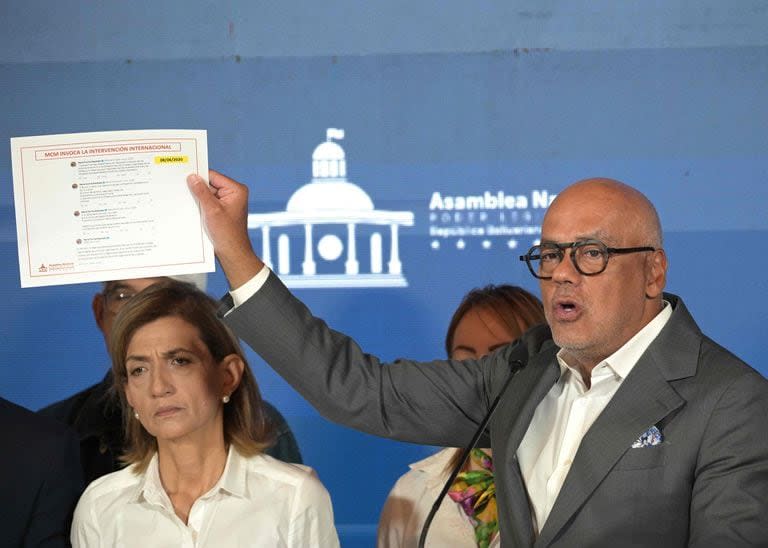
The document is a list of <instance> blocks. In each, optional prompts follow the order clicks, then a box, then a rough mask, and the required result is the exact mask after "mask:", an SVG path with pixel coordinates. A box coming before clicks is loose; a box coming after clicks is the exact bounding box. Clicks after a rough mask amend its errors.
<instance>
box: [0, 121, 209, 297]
mask: <svg viewBox="0 0 768 548" xmlns="http://www.w3.org/2000/svg"><path fill="white" fill-rule="evenodd" d="M11 157H12V166H13V192H14V204H15V207H16V233H17V236H18V246H19V268H20V272H21V286H22V287H34V286H43V285H57V284H70V283H81V282H97V281H105V280H120V279H127V278H148V277H156V276H168V275H175V274H193V273H198V272H212V271H213V270H214V269H215V264H214V255H213V246H212V244H211V242H210V240H209V239H208V236H207V235H206V233H205V229H204V227H203V221H202V218H201V214H200V209H199V208H198V205H197V202H196V201H195V199H194V197H193V196H192V194H191V193H190V191H189V189H188V188H187V183H186V178H187V175H189V174H190V173H197V174H199V175H201V176H202V177H203V178H205V179H206V180H207V179H208V143H207V135H206V132H205V131H204V130H142V131H110V132H98V133H73V134H67V135H44V136H37V137H14V138H12V139H11Z"/></svg>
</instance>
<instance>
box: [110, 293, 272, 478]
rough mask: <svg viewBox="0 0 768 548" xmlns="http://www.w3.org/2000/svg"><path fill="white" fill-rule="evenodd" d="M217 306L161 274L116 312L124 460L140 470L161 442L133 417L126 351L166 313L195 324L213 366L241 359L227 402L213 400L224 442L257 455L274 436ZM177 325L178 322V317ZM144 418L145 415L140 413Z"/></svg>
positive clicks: (115, 366) (113, 346)
mask: <svg viewBox="0 0 768 548" xmlns="http://www.w3.org/2000/svg"><path fill="white" fill-rule="evenodd" d="M216 310H217V303H216V301H214V300H213V299H211V298H210V297H209V296H208V295H206V294H205V293H203V292H201V291H199V290H198V289H196V288H195V287H194V286H192V285H191V284H188V283H184V282H178V281H174V280H163V281H160V282H158V283H155V284H152V285H151V286H150V287H148V288H146V289H145V290H143V291H141V292H140V293H138V294H137V295H135V296H134V297H132V298H131V299H130V301H129V302H127V303H126V305H125V306H124V307H123V308H122V310H121V311H120V313H119V314H118V315H117V317H116V318H115V322H114V326H113V328H112V332H111V337H110V340H109V343H108V346H109V348H110V353H111V356H112V373H113V376H114V382H115V388H116V390H117V392H118V394H119V396H120V401H121V405H122V407H123V421H124V428H125V435H126V452H125V455H124V457H123V460H124V461H125V462H126V463H135V464H137V465H138V470H139V471H141V470H143V469H145V468H146V466H147V464H148V463H149V460H150V459H151V457H152V454H153V453H154V452H155V451H156V450H157V447H158V445H157V439H156V438H155V437H154V436H153V435H151V434H150V433H149V432H148V431H147V430H146V429H145V427H144V426H143V425H142V423H141V422H140V421H139V420H137V419H136V418H135V417H134V413H133V412H132V409H131V406H130V404H129V401H128V399H129V395H130V394H129V393H130V392H131V390H132V388H131V387H129V386H128V383H129V374H128V370H127V363H128V362H129V361H130V359H132V358H129V356H128V352H129V348H130V347H131V343H132V340H133V339H134V336H135V335H137V332H139V333H142V334H143V333H144V332H146V330H143V328H145V327H146V326H148V325H149V324H153V325H157V324H158V322H161V323H162V322H163V321H164V320H167V319H174V320H181V321H182V322H184V323H183V324H181V325H182V326H183V327H184V328H187V326H191V328H193V330H192V332H193V333H194V337H195V338H196V340H195V343H199V344H200V345H201V346H202V347H204V348H205V349H206V353H207V354H209V355H210V357H211V358H212V360H211V361H212V364H211V366H210V367H214V368H216V367H223V366H224V364H229V363H230V362H232V361H235V362H238V364H241V365H240V366H239V372H240V374H239V375H238V377H237V379H236V380H235V381H234V385H233V386H232V387H231V393H229V394H225V395H227V396H228V397H229V400H230V401H229V403H227V404H224V403H223V402H222V401H221V399H219V397H217V399H216V400H215V405H221V406H223V411H222V415H223V433H224V441H225V443H226V444H233V445H234V446H235V447H236V448H237V449H238V450H239V451H240V452H241V453H243V454H245V455H253V454H256V453H259V452H261V451H262V450H263V449H264V448H265V447H268V446H269V444H270V442H271V441H272V439H271V436H272V432H271V427H270V426H269V424H268V423H267V421H266V418H265V415H264V413H263V410H262V403H261V402H262V400H261V395H260V394H259V389H258V387H257V385H256V381H255V379H254V377H253V373H252V372H251V370H250V367H249V366H248V363H247V361H246V359H245V355H244V354H243V351H242V349H241V348H240V345H239V344H238V342H237V340H236V338H235V337H234V335H233V334H232V333H231V331H230V330H229V329H228V328H227V327H226V326H225V325H224V324H223V323H222V322H221V321H220V320H219V318H218V316H217V314H216ZM166 324H167V322H166ZM164 325H165V324H164ZM174 325H179V323H178V321H177V322H176V323H175V324H174ZM150 333H151V331H150ZM171 382H172V381H171ZM149 397H150V398H152V397H154V396H149ZM134 398H135V395H134ZM142 420H145V419H144V418H143V417H142Z"/></svg>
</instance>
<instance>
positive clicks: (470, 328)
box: [445, 284, 545, 360]
mask: <svg viewBox="0 0 768 548" xmlns="http://www.w3.org/2000/svg"><path fill="white" fill-rule="evenodd" d="M544 322H545V318H544V309H543V308H542V305H541V301H539V299H538V298H536V297H535V296H534V295H532V294H531V293H529V292H528V291H526V290H525V289H523V288H521V287H517V286H514V285H507V284H504V285H487V286H485V287H479V288H476V289H473V290H472V291H470V292H469V293H467V294H466V295H465V296H464V298H463V299H462V301H461V303H460V304H459V306H458V308H457V309H456V311H455V312H454V313H453V317H451V321H450V323H449V324H448V331H447V333H446V335H445V352H446V354H447V355H448V357H449V358H452V359H459V360H461V359H467V358H480V357H482V356H484V355H486V354H488V353H490V352H492V351H493V350H495V349H496V348H497V347H499V346H503V345H505V344H507V343H509V342H511V341H514V340H515V339H517V338H519V337H520V335H522V334H523V333H524V332H525V331H527V330H528V329H529V328H531V327H533V326H534V325H538V324H541V323H544Z"/></svg>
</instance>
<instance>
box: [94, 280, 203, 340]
mask: <svg viewBox="0 0 768 548" xmlns="http://www.w3.org/2000/svg"><path fill="white" fill-rule="evenodd" d="M168 279H174V280H177V281H180V282H188V283H191V284H193V285H194V286H195V287H197V288H198V289H199V290H200V291H203V292H205V289H206V285H207V281H208V276H207V274H205V273H200V274H181V275H178V276H169V277H159V278H131V279H125V280H110V281H107V282H104V283H103V286H102V290H101V291H100V292H99V293H96V295H94V296H93V300H92V302H91V308H92V310H93V317H94V319H95V320H96V325H98V326H99V330H100V331H101V334H102V335H103V336H104V342H105V343H107V345H108V344H109V335H110V333H111V332H112V324H113V323H114V321H115V317H116V316H117V314H118V312H120V310H121V309H122V308H123V306H125V305H126V303H128V301H129V300H131V299H132V298H133V297H135V296H136V295H138V294H139V293H141V292H142V291H143V290H144V289H146V288H148V287H149V286H151V285H154V284H156V283H159V282H162V281H164V280H168Z"/></svg>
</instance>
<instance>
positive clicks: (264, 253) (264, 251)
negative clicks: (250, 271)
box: [261, 225, 272, 270]
mask: <svg viewBox="0 0 768 548" xmlns="http://www.w3.org/2000/svg"><path fill="white" fill-rule="evenodd" d="M270 247H271V244H270V242H269V225H261V260H262V262H264V264H265V265H267V268H269V269H270V270H272V253H271V252H270Z"/></svg>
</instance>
